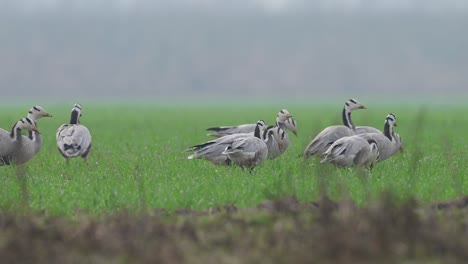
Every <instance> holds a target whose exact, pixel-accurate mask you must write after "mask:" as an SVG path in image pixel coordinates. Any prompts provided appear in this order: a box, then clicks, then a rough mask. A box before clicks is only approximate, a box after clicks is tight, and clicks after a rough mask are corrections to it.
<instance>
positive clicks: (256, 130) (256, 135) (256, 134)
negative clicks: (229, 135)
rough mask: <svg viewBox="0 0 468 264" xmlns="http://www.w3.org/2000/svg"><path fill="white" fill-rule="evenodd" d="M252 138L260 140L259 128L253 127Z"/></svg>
mask: <svg viewBox="0 0 468 264" xmlns="http://www.w3.org/2000/svg"><path fill="white" fill-rule="evenodd" d="M254 137H256V138H260V139H261V137H260V126H258V125H256V126H255V131H254Z"/></svg>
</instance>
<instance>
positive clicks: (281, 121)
mask: <svg viewBox="0 0 468 264" xmlns="http://www.w3.org/2000/svg"><path fill="white" fill-rule="evenodd" d="M276 124H277V125H278V126H279V127H281V128H287V129H289V130H290V131H291V132H293V134H294V135H296V136H297V127H296V121H295V120H294V119H293V117H292V115H291V114H290V113H289V111H288V110H286V109H282V110H281V111H279V112H278V115H277V116H276Z"/></svg>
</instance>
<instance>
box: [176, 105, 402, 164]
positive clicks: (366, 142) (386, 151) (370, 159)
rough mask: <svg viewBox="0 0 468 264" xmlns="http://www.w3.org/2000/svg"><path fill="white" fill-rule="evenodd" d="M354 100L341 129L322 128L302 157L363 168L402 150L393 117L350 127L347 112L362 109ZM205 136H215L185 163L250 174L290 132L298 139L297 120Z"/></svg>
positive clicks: (282, 117)
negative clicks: (377, 125)
mask: <svg viewBox="0 0 468 264" xmlns="http://www.w3.org/2000/svg"><path fill="white" fill-rule="evenodd" d="M365 108H366V107H364V106H363V105H362V104H361V103H359V102H358V101H356V100H354V99H350V100H348V101H346V103H345V105H344V108H343V112H342V118H343V125H336V126H330V127H327V128H325V129H323V130H322V131H321V132H320V133H319V134H318V135H317V136H316V137H315V138H314V139H313V140H312V141H311V142H310V144H309V145H308V146H307V147H306V148H305V151H304V155H303V156H304V158H310V157H313V156H315V157H318V158H319V159H320V162H321V163H333V164H335V165H336V166H338V167H349V166H357V167H365V168H369V169H372V168H373V165H374V163H376V162H380V161H383V160H385V159H388V158H389V157H391V156H392V155H394V154H395V153H397V152H398V151H402V149H403V148H402V140H401V137H400V135H399V134H397V133H395V132H394V130H393V128H394V127H396V126H397V124H396V117H395V115H394V114H389V115H387V117H386V118H385V123H384V129H383V131H380V130H379V129H377V128H374V127H368V126H358V127H356V126H354V124H353V122H352V120H351V112H352V111H353V110H356V109H365ZM207 130H208V131H212V133H209V134H208V136H213V137H216V139H215V140H211V141H208V142H205V143H202V144H199V145H195V146H192V147H190V148H188V149H186V150H185V151H193V152H194V153H193V154H192V155H190V156H188V159H205V160H208V161H210V162H212V163H214V164H217V165H231V164H233V163H234V164H237V165H238V166H240V167H243V168H249V169H250V170H252V169H253V168H254V167H255V166H257V165H259V164H261V163H263V162H264V161H265V160H266V159H274V158H277V157H278V156H280V155H281V154H282V153H283V152H284V151H286V149H287V148H288V146H289V135H288V131H291V132H292V133H294V134H295V135H296V136H297V130H296V121H295V120H294V119H293V117H292V115H291V114H290V113H289V111H288V110H286V109H283V110H281V111H280V112H279V113H278V115H277V117H276V124H275V125H270V126H267V125H266V123H265V121H263V120H259V121H258V122H257V123H256V124H244V125H239V126H221V127H211V128H208V129H207Z"/></svg>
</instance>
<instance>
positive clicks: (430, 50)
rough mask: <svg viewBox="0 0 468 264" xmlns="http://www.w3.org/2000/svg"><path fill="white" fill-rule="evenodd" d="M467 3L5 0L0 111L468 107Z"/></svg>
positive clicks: (0, 7)
mask: <svg viewBox="0 0 468 264" xmlns="http://www.w3.org/2000/svg"><path fill="white" fill-rule="evenodd" d="M467 32H468V1H464V0H445V1H440V0H314V1H309V0H236V1H232V0H0V91H1V95H0V101H1V102H3V103H8V102H14V101H15V100H24V99H28V100H47V101H57V102H60V101H61V100H65V101H66V102H67V103H68V102H69V101H73V100H77V99H81V100H84V99H89V100H92V99H93V100H109V101H112V100H117V101H118V100H120V101H122V100H151V101H153V100H154V101H165V102H171V101H174V102H176V101H181V102H183V101H194V102H223V101H232V100H238V101H242V100H244V101H250V102H255V101H258V100H262V101H265V102H266V101H275V100H276V101H278V100H288V101H289V102H308V101H323V100H328V101H331V102H337V103H338V104H339V105H341V104H342V103H343V102H344V100H346V99H348V98H349V97H353V98H377V99H380V100H381V101H385V102H389V101H393V100H398V101H410V100H422V101H435V99H437V100H446V101H448V102H450V101H451V100H464V99H466V96H467V95H468V52H467V47H468V34H467Z"/></svg>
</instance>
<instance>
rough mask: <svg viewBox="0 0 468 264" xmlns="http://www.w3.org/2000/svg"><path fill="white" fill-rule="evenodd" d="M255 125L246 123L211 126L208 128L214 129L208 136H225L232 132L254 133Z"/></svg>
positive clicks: (209, 129)
mask: <svg viewBox="0 0 468 264" xmlns="http://www.w3.org/2000/svg"><path fill="white" fill-rule="evenodd" d="M255 126H256V124H244V125H239V126H221V127H209V128H207V129H206V130H208V131H214V132H213V133H209V134H208V136H213V137H224V136H227V135H232V134H240V133H253V132H254V131H255Z"/></svg>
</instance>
